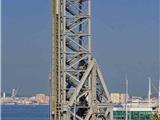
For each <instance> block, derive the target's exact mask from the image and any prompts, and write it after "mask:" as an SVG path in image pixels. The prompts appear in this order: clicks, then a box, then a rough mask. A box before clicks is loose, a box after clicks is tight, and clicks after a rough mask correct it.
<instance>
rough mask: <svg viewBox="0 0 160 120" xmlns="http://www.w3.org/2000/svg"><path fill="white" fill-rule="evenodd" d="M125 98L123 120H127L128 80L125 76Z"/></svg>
mask: <svg viewBox="0 0 160 120" xmlns="http://www.w3.org/2000/svg"><path fill="white" fill-rule="evenodd" d="M125 82H126V96H125V115H126V116H125V120H128V79H127V75H126V80H125Z"/></svg>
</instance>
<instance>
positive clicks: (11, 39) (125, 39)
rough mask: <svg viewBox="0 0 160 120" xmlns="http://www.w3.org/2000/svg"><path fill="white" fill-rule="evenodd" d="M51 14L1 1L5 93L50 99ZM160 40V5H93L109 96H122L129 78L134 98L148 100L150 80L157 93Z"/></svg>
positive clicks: (142, 0) (121, 1)
mask: <svg viewBox="0 0 160 120" xmlns="http://www.w3.org/2000/svg"><path fill="white" fill-rule="evenodd" d="M37 1H38V2H37ZM50 9H51V8H50V0H34V1H33V0H27V1H26V0H14V1H11V0H3V1H2V91H6V92H11V89H12V88H18V92H19V94H23V95H28V96H30V95H33V94H35V93H36V92H44V93H48V91H49V81H48V76H49V71H50V47H51V45H50V42H51V34H50V33H51V26H50V22H51V17H50ZM158 34H159V31H158V0H134V1H133V0H101V2H100V1H98V0H92V35H93V37H92V41H93V42H92V45H93V47H92V51H93V55H94V57H95V58H96V59H97V62H98V64H99V65H100V68H101V70H102V72H103V75H104V77H105V79H106V80H107V84H108V88H109V91H111V92H117V91H120V92H124V88H125V86H124V85H125V84H124V82H125V81H124V79H125V74H126V73H127V75H128V80H129V92H130V94H132V95H142V96H146V95H147V89H148V88H147V87H148V81H147V78H148V77H149V76H150V77H151V78H152V80H153V84H154V85H155V86H156V87H157V83H158V74H159V73H158V62H159V60H158V55H159V50H158V42H159V40H158ZM155 92H156V91H153V93H155Z"/></svg>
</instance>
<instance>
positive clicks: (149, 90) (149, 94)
mask: <svg viewBox="0 0 160 120" xmlns="http://www.w3.org/2000/svg"><path fill="white" fill-rule="evenodd" d="M151 94H152V93H151V77H149V78H148V106H149V107H151Z"/></svg>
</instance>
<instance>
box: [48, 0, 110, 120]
mask: <svg viewBox="0 0 160 120" xmlns="http://www.w3.org/2000/svg"><path fill="white" fill-rule="evenodd" d="M90 2H91V0H52V60H51V61H52V71H51V86H52V87H51V110H52V120H112V104H111V99H110V95H109V92H108V89H107V87H106V84H105V81H104V79H103V76H102V74H101V72H100V69H99V67H98V65H97V63H96V61H95V59H94V58H93V57H92V56H91V11H90V10H91V3H90Z"/></svg>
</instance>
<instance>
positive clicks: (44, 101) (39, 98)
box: [35, 93, 49, 104]
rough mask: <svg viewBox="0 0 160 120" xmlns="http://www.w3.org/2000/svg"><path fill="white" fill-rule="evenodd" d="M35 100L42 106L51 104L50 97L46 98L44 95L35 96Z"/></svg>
mask: <svg viewBox="0 0 160 120" xmlns="http://www.w3.org/2000/svg"><path fill="white" fill-rule="evenodd" d="M35 100H36V101H37V103H41V104H47V103H49V97H48V96H46V95H45V94H43V93H38V94H36V95H35Z"/></svg>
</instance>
